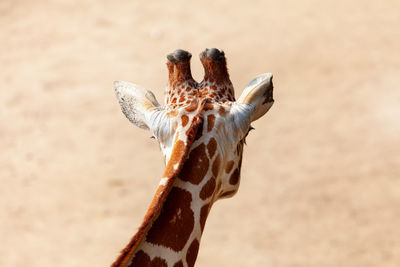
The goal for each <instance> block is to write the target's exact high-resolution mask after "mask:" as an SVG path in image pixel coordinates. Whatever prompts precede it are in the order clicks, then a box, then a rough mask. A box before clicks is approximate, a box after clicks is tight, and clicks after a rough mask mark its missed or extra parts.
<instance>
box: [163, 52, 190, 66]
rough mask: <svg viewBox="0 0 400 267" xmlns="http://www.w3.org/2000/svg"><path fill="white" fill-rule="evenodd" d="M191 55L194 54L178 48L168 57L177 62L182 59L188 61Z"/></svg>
mask: <svg viewBox="0 0 400 267" xmlns="http://www.w3.org/2000/svg"><path fill="white" fill-rule="evenodd" d="M191 57H192V54H190V53H189V52H188V51H185V50H182V49H177V50H175V51H174V52H173V53H171V54H169V55H168V56H167V59H168V60H169V61H171V62H172V63H174V64H175V63H178V62H182V61H188V60H190V58H191Z"/></svg>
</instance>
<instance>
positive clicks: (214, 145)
mask: <svg viewBox="0 0 400 267" xmlns="http://www.w3.org/2000/svg"><path fill="white" fill-rule="evenodd" d="M207 150H208V155H210V158H212V157H213V156H214V154H215V151H216V150H217V141H215V138H214V137H211V138H210V141H209V142H208V144H207Z"/></svg>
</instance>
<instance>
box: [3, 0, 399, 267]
mask: <svg viewBox="0 0 400 267" xmlns="http://www.w3.org/2000/svg"><path fill="white" fill-rule="evenodd" d="M399 10H400V2H399V1H395V0H394V1H317V0H315V1H313V0H310V1H265V2H263V1H254V2H246V1H237V2H234V1H218V2H217V1H208V0H205V1H198V2H197V4H189V3H188V2H186V1H171V0H169V1H148V2H145V1H123V0H121V1H101V2H100V1H94V0H93V1H83V0H80V1H61V0H59V1H44V0H38V1H23V0H20V1H18V0H15V1H12V0H1V1H0V40H1V42H0V49H1V52H0V107H1V109H0V122H1V123H0V140H1V141H0V151H1V152H0V182H1V186H0V237H1V244H0V266H13V267H14V266H16V267H18V266H60V267H62V266H68V267H71V266H109V265H110V264H111V262H112V261H113V260H114V259H115V257H116V256H117V255H118V253H119V251H120V250H121V249H122V248H123V247H124V246H125V245H126V244H127V242H128V240H129V239H130V238H131V236H132V235H133V234H134V233H135V231H136V228H137V227H138V225H139V223H140V222H141V220H142V217H143V215H144V213H145V211H146V209H147V206H148V204H149V202H150V200H151V198H152V196H153V192H154V190H155V188H156V186H157V184H158V181H159V179H160V175H161V173H162V169H163V165H162V159H161V153H160V151H159V149H158V146H157V144H156V143H155V141H153V140H152V139H150V138H149V137H150V134H149V132H146V131H143V130H141V129H138V128H136V127H134V126H133V125H131V124H130V123H129V122H128V120H127V119H126V118H125V117H124V116H123V115H122V112H121V111H120V108H119V106H118V104H117V101H116V98H115V96H114V91H113V88H112V81H114V80H127V81H132V82H135V83H138V84H140V85H143V86H145V87H146V88H148V89H151V90H153V91H154V92H155V94H156V95H157V97H158V99H159V101H162V100H163V89H164V87H165V85H166V81H167V69H166V66H165V62H166V55H167V54H168V53H170V52H172V51H173V50H175V49H177V48H183V49H186V50H188V51H190V52H191V53H192V54H193V59H192V66H193V72H194V76H195V78H196V79H197V80H201V79H202V67H201V64H200V61H199V60H198V54H199V53H200V52H201V51H202V50H203V49H205V48H207V47H208V48H211V47H217V48H220V49H223V50H224V51H225V52H226V55H227V58H228V65H229V68H230V74H231V78H232V81H233V83H234V85H235V87H236V95H240V93H241V92H242V89H243V86H244V84H246V82H247V81H249V80H250V79H252V78H253V77H254V76H256V75H257V74H260V73H263V72H272V73H274V84H275V100H276V102H275V105H274V106H273V108H272V109H271V110H270V112H269V113H268V114H267V116H265V117H263V118H262V119H260V120H259V121H257V122H256V123H254V127H255V128H256V131H252V132H251V134H250V136H249V137H248V141H247V143H248V146H247V147H246V148H245V157H244V162H243V171H242V183H241V187H240V190H239V193H238V194H237V195H236V196H235V197H234V198H232V199H228V200H224V201H220V202H218V203H217V204H216V205H215V206H214V208H213V210H212V212H211V215H210V217H209V219H208V221H207V224H206V230H205V234H204V235H203V239H202V243H201V248H200V253H199V257H198V261H197V266H203V267H204V266H277V267H289V266H307V267H309V266H360V267H361V266H362V267H367V266H399V264H400V86H399V84H400V35H399V29H400V15H399V14H400V13H399Z"/></svg>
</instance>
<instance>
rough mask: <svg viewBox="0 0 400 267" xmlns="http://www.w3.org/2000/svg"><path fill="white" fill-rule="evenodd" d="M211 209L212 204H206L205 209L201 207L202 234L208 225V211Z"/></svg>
mask: <svg viewBox="0 0 400 267" xmlns="http://www.w3.org/2000/svg"><path fill="white" fill-rule="evenodd" d="M209 208H210V204H206V205H204V206H203V207H201V210H200V227H201V232H203V230H204V226H205V225H206V220H207V216H208V211H209Z"/></svg>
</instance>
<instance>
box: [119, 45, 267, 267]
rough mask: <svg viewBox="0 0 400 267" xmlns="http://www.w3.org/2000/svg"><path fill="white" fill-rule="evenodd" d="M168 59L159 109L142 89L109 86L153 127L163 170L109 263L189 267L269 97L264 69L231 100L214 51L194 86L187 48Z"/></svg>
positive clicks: (222, 62)
mask: <svg viewBox="0 0 400 267" xmlns="http://www.w3.org/2000/svg"><path fill="white" fill-rule="evenodd" d="M167 59H168V61H167V67H168V72H169V75H168V86H167V88H166V96H165V105H164V106H161V105H160V104H159V103H158V101H157V100H156V98H155V96H154V94H153V93H152V92H151V91H148V90H146V89H144V88H143V87H140V86H138V85H135V84H132V83H127V82H115V83H114V86H115V89H116V93H117V97H118V99H119V103H120V105H121V108H122V111H123V113H124V114H125V116H126V117H127V118H128V119H129V120H130V121H131V122H132V123H134V124H135V125H137V126H139V127H140V128H143V129H148V130H150V131H151V132H152V134H153V136H154V137H155V139H156V140H157V141H158V143H159V145H160V148H161V151H162V153H163V156H164V161H165V164H166V168H165V171H164V174H163V178H162V179H161V182H160V185H159V187H158V189H157V192H156V194H155V197H154V199H153V201H152V203H151V205H150V208H149V210H148V212H147V214H146V216H145V218H144V221H143V223H142V225H141V226H140V227H139V230H138V232H137V233H136V235H135V236H134V237H133V238H132V240H131V242H130V243H129V244H128V246H127V247H126V248H125V249H124V251H123V252H122V254H121V256H120V257H119V258H118V259H117V261H116V262H115V263H114V265H113V266H147V265H144V264H145V263H146V264H150V263H151V262H153V261H157V262H158V261H159V262H165V263H166V264H167V263H168V266H172V265H173V266H183V265H180V264H181V263H182V264H183V262H185V263H186V265H188V266H193V264H194V261H195V259H196V256H197V250H198V246H199V240H200V237H201V233H202V232H203V229H204V224H205V220H206V218H207V215H208V212H209V210H210V208H211V206H212V204H213V203H214V202H215V201H216V200H218V199H220V198H225V197H230V196H232V195H234V194H235V193H236V191H237V189H238V187H239V180H240V167H241V161H242V152H243V144H244V140H245V138H246V136H247V134H248V132H249V131H250V130H251V129H252V127H251V125H250V124H251V122H253V121H255V120H257V119H258V118H260V117H261V116H262V115H264V114H265V113H266V112H267V111H268V110H269V109H270V107H271V106H272V104H273V102H274V100H273V98H272V91H273V85H272V75H271V74H270V73H266V74H262V75H259V76H257V77H256V78H254V79H253V80H251V81H250V82H249V83H248V84H247V85H246V86H245V88H244V91H243V93H242V95H241V96H240V97H239V99H238V100H235V95H234V90H233V86H232V83H231V81H230V79H229V74H228V70H227V67H226V59H225V54H224V52H222V51H219V50H218V49H215V48H212V49H206V50H205V51H203V52H202V53H201V54H200V60H201V63H202V64H203V66H204V72H205V74H204V78H203V80H202V81H201V82H200V83H198V82H196V81H195V80H194V79H193V78H192V74H191V71H190V59H191V54H190V53H188V52H186V51H183V50H176V51H175V52H173V53H172V54H170V55H168V56H167ZM182 253H183V254H184V255H186V256H185V257H186V258H185V259H183V258H180V255H182ZM161 256H162V257H161ZM174 263H176V264H174ZM154 264H155V263H154ZM186 265H185V266H186ZM149 266H153V265H151V264H150V265H149ZM154 266H159V265H156V264H155V265H154ZM160 266H167V265H162V264H161V265H160Z"/></svg>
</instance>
